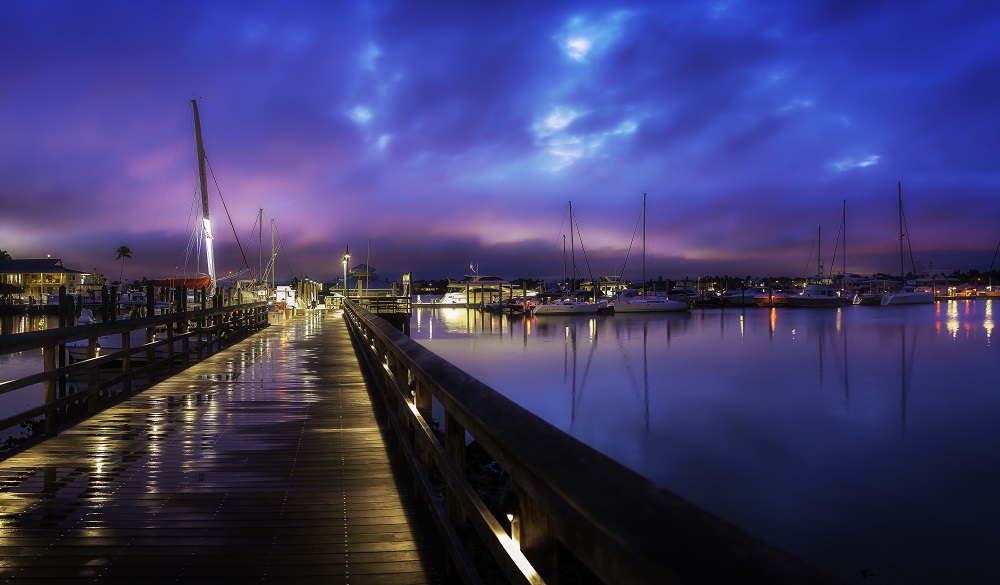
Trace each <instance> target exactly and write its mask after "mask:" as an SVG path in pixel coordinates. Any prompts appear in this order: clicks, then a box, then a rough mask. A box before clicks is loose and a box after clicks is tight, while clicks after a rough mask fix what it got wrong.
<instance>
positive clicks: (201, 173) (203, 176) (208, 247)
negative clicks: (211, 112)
mask: <svg viewBox="0 0 1000 585" xmlns="http://www.w3.org/2000/svg"><path fill="white" fill-rule="evenodd" d="M191 108H192V109H193V110H194V136H195V142H196V146H197V152H198V182H199V186H200V188H201V218H202V219H201V221H202V227H203V228H204V231H205V256H206V260H207V262H208V275H209V277H211V279H212V281H211V284H210V285H209V290H212V289H214V288H215V252H214V251H213V250H212V239H213V238H212V222H211V221H210V220H209V217H208V174H207V173H206V172H205V144H204V143H203V142H202V140H201V118H200V117H199V116H198V100H191Z"/></svg>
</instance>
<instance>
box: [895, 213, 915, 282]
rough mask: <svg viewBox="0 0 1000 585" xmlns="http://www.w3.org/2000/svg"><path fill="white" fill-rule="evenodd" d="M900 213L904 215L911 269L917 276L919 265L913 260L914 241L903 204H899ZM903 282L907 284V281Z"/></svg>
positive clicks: (904, 277)
mask: <svg viewBox="0 0 1000 585" xmlns="http://www.w3.org/2000/svg"><path fill="white" fill-rule="evenodd" d="M899 214H900V215H901V216H902V217H903V234H905V235H906V248H907V250H909V251H910V270H912V271H913V277H914V278H916V277H917V265H916V263H914V261H913V242H912V241H911V240H910V226H908V225H906V211H904V210H903V205H902V203H900V205H899ZM903 280H904V281H905V280H906V275H905V274H904V275H903ZM903 284H906V283H905V282H904V283H903Z"/></svg>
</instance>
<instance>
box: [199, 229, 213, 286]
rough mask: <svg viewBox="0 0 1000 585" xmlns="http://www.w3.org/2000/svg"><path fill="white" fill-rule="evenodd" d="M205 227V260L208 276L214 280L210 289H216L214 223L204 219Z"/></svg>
mask: <svg viewBox="0 0 1000 585" xmlns="http://www.w3.org/2000/svg"><path fill="white" fill-rule="evenodd" d="M201 222H202V224H203V225H204V226H205V259H206V260H207V261H208V275H209V276H210V277H211V278H212V283H211V284H210V285H209V287H210V288H212V289H214V288H215V252H213V251H212V239H213V238H212V222H211V221H210V220H209V219H208V218H207V217H205V218H202V220H201Z"/></svg>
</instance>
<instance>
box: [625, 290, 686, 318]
mask: <svg viewBox="0 0 1000 585" xmlns="http://www.w3.org/2000/svg"><path fill="white" fill-rule="evenodd" d="M610 305H611V307H612V308H613V309H614V312H615V313H665V312H671V311H687V310H689V309H690V308H691V306H690V305H689V304H688V303H687V302H686V301H681V300H674V299H668V298H666V297H661V296H657V295H643V294H642V293H641V291H638V290H636V289H625V290H623V291H621V292H620V293H619V294H618V295H617V296H616V297H615V299H614V300H613V301H611V303H610Z"/></svg>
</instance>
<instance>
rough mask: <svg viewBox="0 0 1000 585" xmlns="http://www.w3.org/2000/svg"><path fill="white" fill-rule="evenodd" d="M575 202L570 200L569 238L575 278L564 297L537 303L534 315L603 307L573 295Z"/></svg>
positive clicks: (584, 312)
mask: <svg viewBox="0 0 1000 585" xmlns="http://www.w3.org/2000/svg"><path fill="white" fill-rule="evenodd" d="M573 228H574V221H573V202H572V201H570V202H569V238H570V258H571V260H570V264H571V265H572V266H573V279H572V280H570V281H569V283H568V284H567V287H566V288H567V290H566V293H565V294H564V295H563V297H562V298H559V299H556V300H553V301H549V302H547V303H542V304H539V305H536V306H535V308H534V310H533V311H532V314H534V315H596V314H597V312H598V311H599V310H600V309H601V308H602V305H599V304H598V303H590V302H587V301H580V300H577V299H576V297H574V296H572V290H573V288H574V287H575V286H576V247H575V244H574V241H573ZM565 256H566V236H563V258H565ZM563 282H566V265H565V261H564V263H563Z"/></svg>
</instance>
